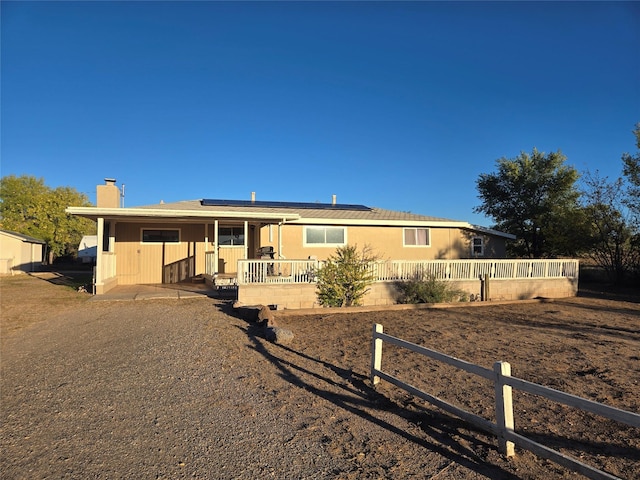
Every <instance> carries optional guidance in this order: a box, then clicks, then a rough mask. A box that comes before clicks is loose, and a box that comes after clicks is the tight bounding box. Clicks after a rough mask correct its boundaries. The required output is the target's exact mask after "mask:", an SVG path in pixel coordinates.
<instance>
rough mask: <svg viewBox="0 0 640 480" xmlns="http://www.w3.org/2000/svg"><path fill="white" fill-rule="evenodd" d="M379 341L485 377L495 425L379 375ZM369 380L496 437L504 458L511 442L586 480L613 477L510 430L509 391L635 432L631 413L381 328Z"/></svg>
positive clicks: (639, 418) (376, 330) (636, 420)
mask: <svg viewBox="0 0 640 480" xmlns="http://www.w3.org/2000/svg"><path fill="white" fill-rule="evenodd" d="M383 342H388V343H390V344H393V345H396V346H398V347H402V348H406V349H408V350H410V351H412V352H415V353H418V354H421V355H425V356H427V357H430V358H432V359H434V360H437V361H440V362H444V363H446V364H448V365H451V366H453V367H456V368H458V369H461V370H464V371H466V372H469V373H471V374H474V375H478V376H480V377H483V378H486V379H488V380H490V381H492V382H493V383H494V386H495V414H496V423H493V422H491V421H489V420H487V419H485V418H483V417H481V416H478V415H475V414H473V413H471V412H468V411H467V410H464V409H462V408H459V407H457V406H455V405H452V404H450V403H448V402H446V401H445V400H442V399H440V398H438V397H436V396H433V395H431V394H429V393H427V392H424V391H422V390H419V389H418V388H416V387H414V386H412V385H410V384H408V383H405V382H403V381H402V380H400V379H398V378H397V377H394V376H393V375H390V374H388V373H385V372H384V371H382V345H383ZM371 350H372V352H371V381H372V383H373V385H374V386H375V385H377V384H378V383H379V382H380V380H386V381H387V382H389V383H391V384H393V385H395V386H397V387H399V388H401V389H403V390H405V391H407V392H409V393H411V394H413V395H415V396H416V397H419V398H422V399H423V400H426V401H427V402H429V403H431V404H433V405H435V406H436V407H438V408H440V409H442V410H444V411H446V412H449V413H451V414H453V415H455V416H457V417H459V418H462V419H463V420H465V421H467V422H469V423H471V424H472V425H475V426H476V427H478V428H480V429H481V430H484V431H486V432H489V433H491V434H493V435H496V436H497V437H498V445H499V447H500V451H501V452H502V453H503V454H505V455H506V456H508V457H509V456H513V455H514V454H515V444H516V443H517V444H518V446H519V447H522V448H524V449H527V450H529V451H531V452H533V453H535V454H536V455H538V456H540V457H543V458H546V459H547V460H551V461H553V462H555V463H558V464H560V465H563V466H565V467H567V468H569V469H570V470H573V471H576V472H578V473H580V474H582V475H584V476H585V477H587V478H592V479H597V480H601V479H608V480H611V479H618V480H620V479H619V477H616V476H614V475H611V474H609V473H607V472H603V471H602V470H598V469H597V468H595V467H592V466H591V465H587V464H585V463H583V462H581V461H579V460H577V459H575V458H573V457H571V456H569V455H565V454H563V453H561V452H558V451H557V450H553V449H551V448H549V447H546V446H545V445H542V444H541V443H538V442H535V441H533V440H531V439H529V438H527V437H524V436H522V435H520V434H518V433H515V432H514V416H513V402H512V388H516V389H519V390H522V391H524V392H528V393H531V394H533V395H538V396H541V397H544V398H547V399H549V400H552V401H555V402H558V403H562V404H564V405H568V406H570V407H574V408H578V409H581V410H584V411H587V412H591V413H594V414H596V415H600V416H602V417H605V418H609V419H611V420H615V421H618V422H621V423H625V424H627V425H630V426H632V427H636V428H640V415H638V414H637V413H632V412H627V411H625V410H620V409H618V408H614V407H610V406H608V405H604V404H602V403H598V402H594V401H591V400H587V399H585V398H581V397H577V396H575V395H571V394H568V393H565V392H562V391H560V390H555V389H553V388H549V387H545V386H542V385H538V384H536V383H532V382H528V381H526V380H522V379H519V378H516V377H512V376H511V365H510V364H509V363H507V362H496V363H495V364H494V365H493V370H489V369H487V368H483V367H480V366H478V365H475V364H473V363H469V362H465V361H464V360H460V359H457V358H455V357H451V356H448V355H445V354H443V353H440V352H437V351H435V350H431V349H428V348H425V347H422V346H420V345H416V344H415V343H411V342H407V341H405V340H402V339H400V338H397V337H392V336H390V335H387V334H385V333H384V329H383V326H382V325H380V324H375V325H374V326H373V340H372V345H371Z"/></svg>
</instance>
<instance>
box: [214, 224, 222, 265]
mask: <svg viewBox="0 0 640 480" xmlns="http://www.w3.org/2000/svg"><path fill="white" fill-rule="evenodd" d="M213 251H214V254H213V273H214V274H215V273H218V262H219V257H220V252H219V251H218V220H214V221H213Z"/></svg>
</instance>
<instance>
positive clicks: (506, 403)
mask: <svg viewBox="0 0 640 480" xmlns="http://www.w3.org/2000/svg"><path fill="white" fill-rule="evenodd" d="M493 371H494V372H495V374H496V383H495V390H496V423H497V425H498V431H499V434H498V447H499V449H500V452H502V453H503V454H504V455H506V456H507V457H513V456H514V455H515V453H516V452H515V444H514V443H513V442H510V441H509V440H507V438H506V436H505V433H506V432H508V431H513V428H514V422H513V397H512V392H511V386H510V385H506V384H505V377H510V376H511V365H510V364H509V363H508V362H496V363H494V364H493Z"/></svg>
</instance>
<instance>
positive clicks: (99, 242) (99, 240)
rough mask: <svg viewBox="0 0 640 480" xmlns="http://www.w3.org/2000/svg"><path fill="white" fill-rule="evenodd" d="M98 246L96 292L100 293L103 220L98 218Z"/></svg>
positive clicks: (101, 282) (101, 285)
mask: <svg viewBox="0 0 640 480" xmlns="http://www.w3.org/2000/svg"><path fill="white" fill-rule="evenodd" d="M97 220H98V244H97V245H96V292H98V291H100V292H102V287H103V285H104V283H103V278H102V249H103V246H104V218H103V217H98V219H97ZM98 286H100V288H98Z"/></svg>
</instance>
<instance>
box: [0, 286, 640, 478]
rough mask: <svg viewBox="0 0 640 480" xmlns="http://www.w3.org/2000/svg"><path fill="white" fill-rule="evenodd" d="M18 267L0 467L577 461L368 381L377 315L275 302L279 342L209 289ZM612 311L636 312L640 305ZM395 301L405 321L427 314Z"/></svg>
mask: <svg viewBox="0 0 640 480" xmlns="http://www.w3.org/2000/svg"><path fill="white" fill-rule="evenodd" d="M20 281H21V282H22V281H23V280H20ZM24 282H27V284H25V285H26V286H24V285H20V288H14V289H12V288H10V287H11V285H10V284H7V283H6V282H5V283H2V287H3V289H2V311H3V318H2V322H3V325H4V327H3V328H4V330H3V334H2V389H1V392H0V395H1V398H0V400H1V406H2V412H1V420H2V425H1V429H0V449H1V459H0V471H2V478H3V479H40V478H42V479H44V478H77V479H85V478H105V479H119V478H141V479H147V478H149V479H156V478H166V479H175V478H199V479H240V478H242V479H263V478H278V479H305V478H306V479H324V478H338V479H360V478H369V479H374V478H389V479H404V478H437V479H440V480H442V479H478V478H490V479H516V478H524V479H534V478H575V477H576V475H575V474H572V473H570V472H568V471H567V470H565V469H562V468H561V467H558V466H556V465H554V464H550V463H549V462H546V461H544V460H541V459H539V458H537V457H535V456H534V455H533V454H530V453H528V452H519V453H518V455H517V456H516V457H515V458H514V459H511V460H506V459H505V458H503V457H502V456H501V455H500V454H499V453H498V451H497V449H496V442H495V439H494V438H492V437H487V436H485V435H484V434H482V433H481V432H478V431H475V430H473V429H471V428H470V427H468V426H467V425H465V424H463V423H462V422H459V421H457V420H455V419H453V418H452V417H449V416H446V415H443V414H442V413H439V412H438V411H437V410H436V409H432V408H426V407H424V406H423V405H418V404H417V403H416V402H415V401H414V399H413V398H412V397H411V396H410V395H405V394H402V393H398V391H397V390H395V389H392V388H387V389H386V390H385V388H384V387H383V388H382V390H381V391H380V392H375V391H373V390H371V389H370V388H369V382H368V380H367V378H366V373H367V362H368V346H367V344H366V343H367V338H368V335H369V332H370V328H371V320H372V317H371V316H368V315H360V316H351V317H340V316H336V315H328V316H326V317H322V318H309V319H308V318H288V317H284V318H283V319H282V320H281V322H282V323H284V324H285V325H286V326H290V327H291V328H292V330H293V331H294V333H295V334H296V339H295V340H294V343H293V344H292V345H291V347H286V346H280V345H276V344H273V343H270V342H267V341H265V340H264V339H263V338H262V337H261V336H260V335H259V334H258V333H259V330H258V328H257V327H256V326H255V325H253V324H251V323H249V322H247V321H245V320H242V319H240V318H237V317H235V316H234V315H233V314H231V313H232V312H231V310H230V308H229V306H228V304H226V303H224V302H222V301H216V300H213V299H209V298H206V297H205V298H201V299H182V300H143V301H123V302H96V301H87V300H86V299H84V300H82V299H78V297H77V295H78V294H76V293H75V292H69V291H63V290H61V289H62V288H63V287H61V286H54V285H51V284H48V283H46V282H42V281H41V280H35V279H26V280H24ZM29 282H30V283H29ZM34 282H35V283H34ZM42 292H44V293H42ZM513 308H515V307H513ZM523 308H524V310H523V311H527V308H530V307H523ZM548 310H550V309H549V307H548V306H543V305H542V306H540V307H539V308H538V311H539V312H540V313H541V314H542V313H544V312H545V311H548ZM556 311H560V306H555V307H554V310H553V312H551V313H549V312H547V315H556V316H557V315H559V314H558V313H554V312H556ZM581 311H584V310H581ZM621 311H623V313H624V315H626V317H624V319H623V321H624V322H627V323H626V324H625V325H629V326H628V327H626V328H627V329H628V328H635V327H634V326H632V324H631V323H629V322H635V323H637V321H638V319H639V318H640V316H639V314H640V307H639V306H638V305H637V304H630V303H629V304H624V309H621ZM484 312H485V313H484V315H485V316H486V314H487V313H488V312H489V310H484ZM594 312H596V313H597V312H598V310H594ZM474 314H475V313H474ZM422 315H428V316H429V317H434V318H435V319H436V321H435V323H433V322H432V323H429V325H431V326H430V327H429V329H427V330H425V329H421V330H419V331H416V333H419V334H420V335H422V336H423V337H424V336H425V335H427V336H429V338H431V339H432V340H433V342H434V343H437V339H439V338H440V339H444V341H445V342H449V343H451V344H453V340H446V338H445V337H443V332H444V331H441V332H440V331H438V330H437V329H434V325H436V326H437V325H442V324H443V322H451V323H450V324H451V325H457V326H456V328H462V327H460V326H459V325H464V322H467V320H465V319H466V318H467V317H466V316H465V315H464V314H463V313H460V314H457V313H454V312H453V311H441V312H433V313H429V312H425V313H424V314H422ZM500 315H502V314H500ZM509 315H510V316H513V314H512V313H509ZM404 317H406V318H405V319H404V320H402V318H404ZM404 317H399V320H397V321H399V322H403V323H402V324H400V323H399V324H398V326H399V327H400V326H401V328H402V329H403V330H407V329H409V328H411V325H418V323H416V322H421V321H424V322H426V317H419V316H418V313H414V314H413V317H407V315H404ZM454 317H455V318H460V319H461V320H457V322H458V323H455V321H454V320H455V318H454ZM414 318H415V319H414ZM420 318H425V320H420ZM496 318H500V317H496ZM416 319H417V320H416ZM384 321H385V324H387V323H388V324H389V325H393V323H392V322H393V321H396V320H393V318H392V317H391V316H389V318H387V319H386V320H384ZM460 322H462V323H460ZM425 325H427V323H425ZM469 327H471V328H472V330H465V332H466V333H464V335H463V336H466V335H472V334H473V333H472V332H474V331H476V330H477V328H476V327H474V325H473V324H469ZM425 328H426V327H425ZM553 331H554V330H553V329H552V330H551V332H553ZM624 331H625V330H623V332H624ZM421 332H422V333H421ZM425 332H426V333H425ZM428 332H431V333H428ZM451 333H453V332H451ZM625 335H626V334H625ZM458 337H460V335H458ZM451 338H453V337H451ZM633 338H635V337H633ZM633 338H632V337H630V338H624V339H623V340H622V343H621V345H623V346H624V345H631V346H632V345H635V344H636V340H633ZM587 340H588V343H589V342H591V340H590V339H587ZM629 342H632V343H629ZM590 344H591V343H590ZM474 345H478V343H477V342H476V343H474ZM633 351H635V350H633ZM634 362H635V361H634ZM554 365H555V363H554ZM635 366H637V362H635V363H634V364H633V365H632V367H633V368H635ZM434 380H435V379H434ZM628 385H629V387H628V388H629V389H630V391H635V390H637V383H636V384H633V383H629V384H628ZM634 389H635V390H634ZM392 397H393V398H392ZM620 398H621V399H624V398H628V397H627V396H624V395H623V396H621V397H620ZM622 406H623V407H624V406H625V405H622ZM629 448H633V447H629ZM633 451H635V450H632V452H633ZM614 460H615V457H614ZM632 463H633V460H632ZM627 464H628V462H627ZM621 468H626V467H624V464H623V465H622V466H621ZM620 471H624V470H620ZM625 476H626V475H625Z"/></svg>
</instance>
